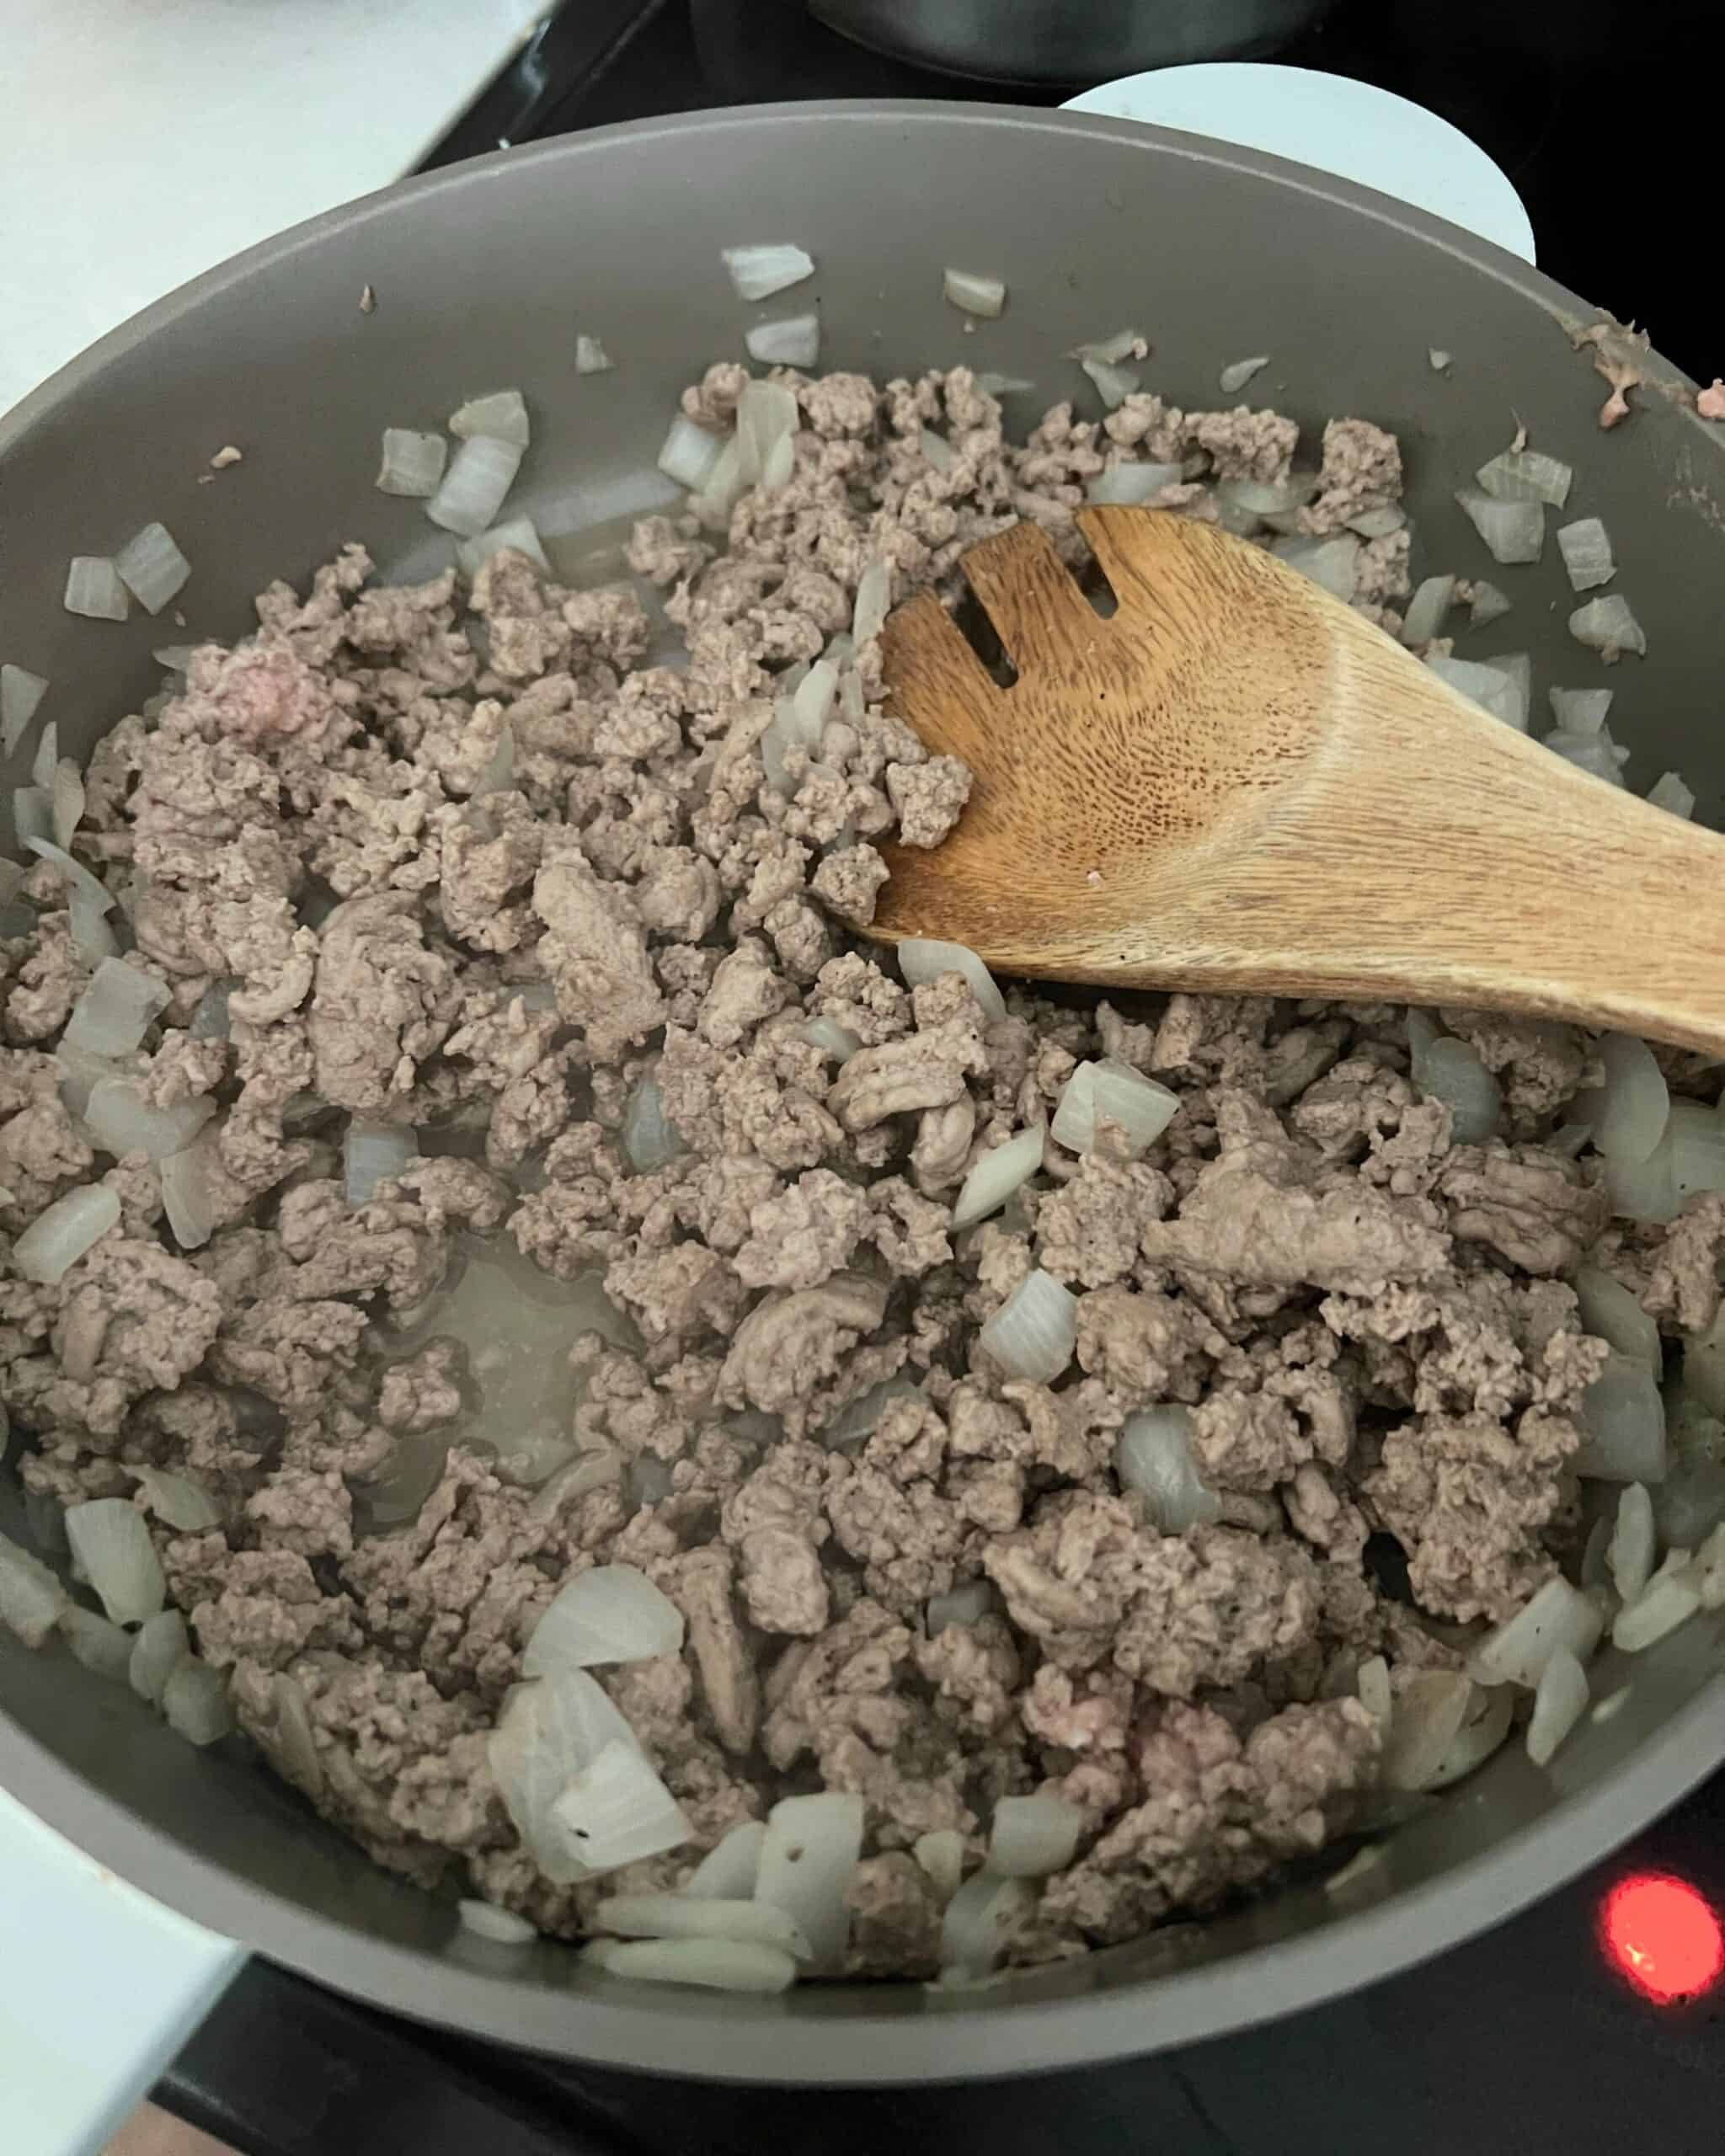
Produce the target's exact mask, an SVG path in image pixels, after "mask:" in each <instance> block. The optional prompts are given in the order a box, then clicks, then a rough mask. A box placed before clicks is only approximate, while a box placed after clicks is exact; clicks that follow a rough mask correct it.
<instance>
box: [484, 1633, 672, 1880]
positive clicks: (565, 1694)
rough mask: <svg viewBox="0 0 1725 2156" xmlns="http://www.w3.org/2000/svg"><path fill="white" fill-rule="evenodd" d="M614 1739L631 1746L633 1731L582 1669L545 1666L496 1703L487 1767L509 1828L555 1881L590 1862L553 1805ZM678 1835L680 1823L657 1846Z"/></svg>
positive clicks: (573, 1876)
mask: <svg viewBox="0 0 1725 2156" xmlns="http://www.w3.org/2000/svg"><path fill="white" fill-rule="evenodd" d="M618 1744H621V1745H624V1746H628V1747H631V1748H634V1747H635V1735H634V1732H633V1730H632V1729H631V1728H630V1727H629V1725H628V1722H627V1721H624V1719H623V1717H622V1715H620V1714H619V1713H618V1712H617V1708H616V1707H615V1706H614V1705H612V1703H611V1699H610V1697H609V1696H608V1694H606V1693H605V1692H604V1691H603V1690H602V1689H601V1687H600V1686H599V1685H598V1684H596V1683H595V1681H594V1679H593V1678H590V1676H589V1675H588V1674H587V1673H586V1672H585V1670H584V1669H558V1670H553V1672H552V1673H550V1674H549V1675H548V1676H546V1677H542V1678H538V1679H537V1680H536V1681H535V1682H534V1683H532V1684H517V1685H516V1686H515V1689H513V1690H512V1691H511V1692H510V1695H509V1697H508V1699H507V1700H505V1703H504V1708H503V1712H502V1714H501V1715H500V1716H499V1717H498V1722H497V1726H496V1728H495V1729H494V1731H493V1732H492V1733H491V1737H490V1739H489V1743H488V1746H487V1750H488V1753H489V1758H490V1762H491V1771H492V1774H493V1775H494V1777H495V1780H496V1782H497V1786H498V1789H499V1792H500V1793H501V1795H502V1797H503V1801H504V1804H505V1807H506V1809H507V1810H508V1812H509V1816H510V1818H511V1819H512V1820H513V1821H514V1822H515V1831H516V1833H519V1834H520V1836H521V1839H522V1841H523V1842H525V1843H526V1845H527V1848H528V1849H529V1850H530V1851H531V1854H532V1857H533V1860H534V1862H535V1863H536V1864H537V1865H538V1866H539V1869H540V1870H542V1872H543V1873H544V1874H545V1876H546V1877H547V1879H549V1880H551V1881H553V1883H554V1884H556V1885H558V1886H560V1887H567V1886H570V1885H572V1884H573V1883H574V1881H576V1880H578V1879H585V1878H586V1877H587V1876H589V1874H590V1871H591V1870H593V1869H594V1868H595V1867H593V1866H592V1865H590V1864H589V1862H588V1860H587V1858H586V1855H585V1852H584V1849H583V1846H582V1843H581V1840H580V1839H579V1838H577V1837H576V1836H575V1835H574V1833H571V1832H570V1831H569V1829H568V1828H567V1827H566V1826H565V1825H564V1824H563V1823H562V1822H560V1821H559V1820H558V1818H557V1817H554V1815H553V1805H554V1803H555V1802H556V1800H557V1799H558V1797H559V1796H561V1795H562V1794H563V1791H564V1790H566V1789H568V1788H569V1785H570V1784H571V1783H572V1782H574V1780H575V1779H576V1777H577V1776H578V1775H579V1774H583V1773H585V1771H586V1770H587V1769H590V1768H591V1767H592V1766H593V1765H594V1764H595V1762H596V1761H597V1760H598V1758H599V1757H600V1755H601V1753H602V1752H603V1751H604V1750H605V1749H606V1748H607V1747H609V1746H612V1745H618ZM643 1764H645V1762H643ZM650 1771H651V1770H650V1769H649V1772H650ZM610 1786H611V1784H610V1783H609V1782H608V1781H607V1784H606V1788H607V1789H609V1788H610ZM578 1810H579V1806H578ZM577 1823H578V1824H581V1825H586V1824H587V1823H588V1822H586V1821H585V1820H579V1819H578V1821H577ZM681 1839H686V1828H685V1832H684V1833H683V1834H682V1835H681V1836H678V1837H676V1839H673V1840H672V1841H669V1842H662V1843H660V1844H659V1847H660V1848H661V1849H672V1848H675V1847H676V1841H677V1840H681ZM654 1853H655V1852H652V1851H649V1852H646V1854H654Z"/></svg>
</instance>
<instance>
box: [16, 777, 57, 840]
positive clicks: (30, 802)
mask: <svg viewBox="0 0 1725 2156" xmlns="http://www.w3.org/2000/svg"><path fill="white" fill-rule="evenodd" d="M12 826H13V830H15V831H16V832H17V833H18V841H19V845H20V846H32V844H33V841H36V840H39V839H45V840H48V841H50V842H51V841H52V840H53V836H54V797H53V795H52V794H51V793H49V792H46V791H45V788H43V787H40V786H19V787H13V794H12Z"/></svg>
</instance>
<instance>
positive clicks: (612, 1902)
mask: <svg viewBox="0 0 1725 2156" xmlns="http://www.w3.org/2000/svg"><path fill="white" fill-rule="evenodd" d="M592 1924H593V1929H595V1931H610V1932H615V1933H616V1934H617V1935H618V1937H620V1938H622V1939H746V1940H752V1941H753V1942H754V1944H755V1945H757V1946H777V1947H778V1948H779V1949H780V1951H782V1952H783V1953H786V1954H791V1955H794V1956H796V1957H797V1958H798V1960H799V1961H807V1960H808V1959H809V1941H808V1940H806V1939H805V1938H804V1936H803V1935H802V1933H801V1932H800V1931H799V1930H798V1928H797V1925H796V1923H795V1921H794V1919H793V1918H792V1916H791V1915H790V1913H789V1912H788V1910H785V1909H782V1908H778V1907H777V1905H776V1904H775V1903H772V1902H761V1901H756V1900H755V1899H754V1898H753V1897H752V1896H739V1897H730V1896H726V1895H717V1894H697V1895H688V1894H613V1895H611V1896H610V1897H609V1898H608V1899H606V1900H605V1901H603V1902H600V1903H596V1904H595V1907H594V1910H593V1915H592Z"/></svg>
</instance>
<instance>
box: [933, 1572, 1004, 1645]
mask: <svg viewBox="0 0 1725 2156" xmlns="http://www.w3.org/2000/svg"><path fill="white" fill-rule="evenodd" d="M995 1607H996V1600H995V1592H994V1588H993V1587H992V1585H991V1583H990V1582H988V1581H987V1580H967V1581H966V1582H964V1586H963V1587H955V1588H948V1591H947V1592H946V1593H944V1594H932V1595H930V1596H929V1598H928V1606H927V1609H925V1610H924V1612H923V1622H924V1624H925V1625H927V1628H928V1636H929V1638H930V1639H932V1638H933V1637H934V1636H935V1635H936V1633H937V1632H943V1631H945V1630H946V1629H947V1627H948V1625H974V1624H975V1623H976V1622H977V1620H979V1619H980V1618H983V1617H985V1616H987V1615H988V1614H989V1612H990V1611H991V1609H994V1608H995Z"/></svg>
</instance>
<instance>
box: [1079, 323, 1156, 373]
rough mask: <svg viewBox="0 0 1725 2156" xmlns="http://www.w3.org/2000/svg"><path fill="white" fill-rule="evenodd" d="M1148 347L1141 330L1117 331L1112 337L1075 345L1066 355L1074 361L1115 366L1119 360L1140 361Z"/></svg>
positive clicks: (1098, 338)
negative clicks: (1090, 361) (1100, 362)
mask: <svg viewBox="0 0 1725 2156" xmlns="http://www.w3.org/2000/svg"><path fill="white" fill-rule="evenodd" d="M1149 350H1150V345H1149V343H1148V341H1147V340H1146V337H1145V334H1144V332H1143V331H1142V330H1141V329H1117V330H1116V331H1115V332H1114V335H1113V336H1112V337H1095V338H1092V339H1091V340H1090V342H1089V343H1088V344H1076V345H1074V347H1073V348H1072V350H1071V352H1070V353H1069V354H1068V355H1067V356H1068V358H1070V359H1074V360H1102V361H1103V363H1104V365H1106V366H1115V365H1116V364H1117V363H1118V362H1119V361H1120V360H1141V359H1143V358H1144V357H1145V355H1146V354H1147V353H1148V351H1149Z"/></svg>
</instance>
